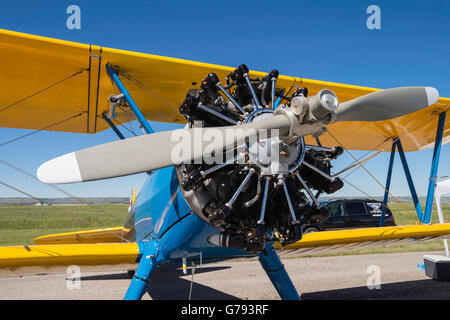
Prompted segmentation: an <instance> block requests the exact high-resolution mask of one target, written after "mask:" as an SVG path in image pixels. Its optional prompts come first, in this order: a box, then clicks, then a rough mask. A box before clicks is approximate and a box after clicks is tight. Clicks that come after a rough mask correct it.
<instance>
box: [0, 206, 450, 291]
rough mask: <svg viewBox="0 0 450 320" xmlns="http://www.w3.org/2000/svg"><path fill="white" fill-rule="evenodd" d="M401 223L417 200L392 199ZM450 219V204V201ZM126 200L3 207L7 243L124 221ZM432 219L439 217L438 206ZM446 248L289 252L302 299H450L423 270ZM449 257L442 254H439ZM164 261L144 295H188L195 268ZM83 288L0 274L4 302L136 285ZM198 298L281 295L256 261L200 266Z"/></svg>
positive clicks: (120, 279)
mask: <svg viewBox="0 0 450 320" xmlns="http://www.w3.org/2000/svg"><path fill="white" fill-rule="evenodd" d="M390 207H391V210H392V211H393V212H394V215H395V219H396V222H397V224H399V225H400V224H413V223H415V211H414V208H413V205H412V204H390ZM443 209H444V213H445V215H446V221H450V204H445V205H444V208H443ZM126 215H127V205H93V206H50V207H34V206H0V245H20V244H22V245H24V244H33V238H34V237H36V236H40V235H45V234H50V233H59V232H68V231H74V230H83V229H94V228H100V227H113V226H121V225H123V222H124V220H125V217H126ZM433 221H438V220H437V216H436V212H435V210H433ZM437 250H439V251H441V250H443V245H442V241H440V240H435V241H429V242H421V243H417V244H408V245H402V246H395V247H388V248H377V249H367V250H361V251H351V252H341V253H334V254H332V255H330V254H328V255H327V256H311V257H301V258H299V257H289V258H288V257H285V258H283V262H284V264H285V266H286V269H287V271H288V272H289V273H290V275H291V278H292V280H293V282H294V284H295V286H296V287H297V289H298V291H299V292H301V293H302V298H303V299H450V283H449V282H437V281H434V280H431V279H430V278H428V277H426V276H425V274H424V272H423V270H419V269H418V267H417V264H418V263H421V262H422V261H423V255H424V254H426V253H428V254H429V253H434V254H436V251H437ZM437 253H438V254H442V252H437ZM370 266H376V267H375V268H377V267H378V268H379V270H380V277H381V289H379V290H377V289H374V290H369V289H368V288H367V279H368V278H369V277H370V276H371V274H370V273H367V272H368V268H369V267H370ZM177 267H179V266H163V267H161V268H159V269H158V270H157V272H155V274H154V278H153V281H152V286H151V289H150V290H149V293H150V295H146V296H145V299H151V298H154V299H187V298H188V297H189V289H190V286H191V279H192V275H191V273H188V274H187V275H183V274H182V273H181V272H180V271H179V270H176V268H177ZM81 271H82V275H81V282H80V284H81V289H72V290H69V289H68V288H67V281H66V278H67V275H65V274H50V275H34V276H23V277H7V278H0V299H122V297H123V295H124V293H125V292H126V289H127V287H128V284H129V282H130V280H129V277H128V274H127V272H126V270H115V271H102V272H83V270H81ZM192 298H193V299H279V297H278V295H277V293H276V291H275V290H274V288H273V287H272V285H271V283H270V281H269V280H268V278H267V276H266V275H265V274H264V272H263V270H262V269H261V267H260V265H259V262H258V261H257V260H256V259H250V260H233V261H225V262H217V263H213V264H208V265H204V266H203V267H197V268H196V272H195V275H194V283H193V287H192Z"/></svg>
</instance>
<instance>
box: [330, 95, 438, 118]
mask: <svg viewBox="0 0 450 320" xmlns="http://www.w3.org/2000/svg"><path fill="white" fill-rule="evenodd" d="M438 99H439V92H438V91H437V90H436V89H435V88H431V87H402V88H394V89H386V90H381V91H376V92H373V93H370V94H366V95H364V96H361V97H358V98H355V99H352V100H349V101H346V102H342V103H340V104H339V107H338V108H337V110H336V121H381V120H388V119H392V118H396V117H400V116H402V115H405V114H408V113H411V112H414V111H417V110H419V109H422V108H424V107H428V106H431V105H432V104H434V103H435V102H436V101H437V100H438Z"/></svg>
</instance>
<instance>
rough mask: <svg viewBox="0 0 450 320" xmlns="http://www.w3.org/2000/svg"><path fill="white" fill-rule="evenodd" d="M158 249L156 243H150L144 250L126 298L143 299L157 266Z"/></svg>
mask: <svg viewBox="0 0 450 320" xmlns="http://www.w3.org/2000/svg"><path fill="white" fill-rule="evenodd" d="M158 253H159V251H158V249H157V246H156V245H152V244H148V246H146V247H145V249H144V250H143V254H142V258H141V261H140V263H139V266H138V268H137V269H136V272H135V274H134V276H133V280H131V283H130V286H129V287H128V290H127V293H126V294H125V297H124V300H141V298H142V296H143V295H144V294H145V291H146V289H147V285H148V282H149V281H150V278H151V277H152V274H153V271H154V270H155V268H156V266H157V264H158V263H157V261H158V260H157V258H158Z"/></svg>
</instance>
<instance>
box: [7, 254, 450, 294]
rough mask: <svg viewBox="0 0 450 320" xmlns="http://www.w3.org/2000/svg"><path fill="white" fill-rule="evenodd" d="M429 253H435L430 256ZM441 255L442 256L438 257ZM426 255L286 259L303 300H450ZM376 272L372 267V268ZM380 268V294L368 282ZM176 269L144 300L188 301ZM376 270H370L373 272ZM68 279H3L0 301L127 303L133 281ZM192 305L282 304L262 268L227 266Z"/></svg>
mask: <svg viewBox="0 0 450 320" xmlns="http://www.w3.org/2000/svg"><path fill="white" fill-rule="evenodd" d="M427 253H430V252H427ZM433 253H434V254H436V253H438V254H442V252H433ZM424 254H425V252H405V253H400V254H397V253H396V254H392V253H389V254H370V255H352V256H336V257H308V258H291V259H283V263H284V265H285V267H286V269H287V271H288V272H289V274H290V276H291V278H292V280H293V282H294V284H295V286H296V288H297V290H298V291H299V292H300V293H301V294H302V299H305V300H311V299H420V300H423V299H450V282H439V281H435V280H432V279H430V278H428V277H426V276H425V274H424V272H423V271H422V270H420V269H418V268H417V264H418V263H419V262H421V261H422V260H423V255H424ZM371 266H372V267H371ZM373 266H376V267H375V268H377V267H378V268H379V270H380V281H381V286H380V289H373V290H369V289H368V288H367V280H368V278H369V277H370V276H371V275H372V274H373V273H367V271H368V268H369V267H370V268H374V267H373ZM176 267H179V266H164V267H161V268H159V269H157V270H156V272H155V273H154V276H153V279H152V281H151V285H150V287H149V288H150V289H149V290H148V292H149V294H146V295H145V296H144V299H186V300H187V299H188V297H189V290H190V286H191V279H192V274H191V272H190V271H189V272H188V274H187V275H183V274H182V272H181V271H180V270H179V269H178V270H177V269H176ZM370 270H372V269H369V271H370ZM66 277H67V276H66V275H64V274H53V275H39V276H24V277H20V278H19V277H9V278H0V299H122V298H123V295H124V294H125V292H126V290H127V287H128V285H129V283H130V279H129V277H128V274H127V272H126V271H125V270H122V271H109V272H104V271H103V272H87V273H83V271H82V274H81V281H80V289H71V290H70V289H68V287H67V280H66ZM191 298H192V299H201V300H203V299H213V300H214V299H220V300H234V299H263V300H264V299H279V296H278V295H277V293H276V291H275V289H274V288H273V286H272V285H271V283H270V281H269V279H268V277H267V276H266V274H265V273H264V272H263V270H262V268H261V266H260V265H259V262H258V261H256V260H255V259H253V260H239V261H236V260H235V261H225V262H217V263H213V264H208V265H203V267H200V266H198V267H197V268H196V269H195V274H194V282H193V286H192V294H191Z"/></svg>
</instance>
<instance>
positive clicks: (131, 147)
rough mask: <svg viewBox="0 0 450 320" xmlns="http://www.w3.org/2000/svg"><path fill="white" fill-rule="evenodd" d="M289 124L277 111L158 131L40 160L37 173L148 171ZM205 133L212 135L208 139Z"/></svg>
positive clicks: (47, 178) (79, 178) (77, 176)
mask: <svg viewBox="0 0 450 320" xmlns="http://www.w3.org/2000/svg"><path fill="white" fill-rule="evenodd" d="M289 127H290V121H289V119H288V118H287V117H286V116H284V115H276V116H273V117H270V118H265V119H261V120H257V121H254V122H251V123H248V124H243V125H239V126H228V127H214V128H192V129H178V130H172V131H163V132H157V133H153V134H148V135H143V136H139V137H134V138H129V139H124V140H119V141H115V142H110V143H106V144H102V145H99V146H95V147H91V148H88V149H83V150H80V151H76V152H72V153H68V154H65V155H63V156H60V157H58V158H55V159H52V160H49V161H47V162H45V163H44V164H42V165H41V166H40V167H39V169H38V171H37V177H38V178H39V180H41V181H42V182H45V183H73V182H83V181H93V180H100V179H107V178H114V177H120V176H125V175H130V174H135V173H141V172H147V171H151V170H156V169H160V168H165V167H169V166H174V165H180V164H182V163H192V161H196V160H201V159H202V157H211V153H212V152H213V151H214V152H223V150H229V149H230V148H232V147H234V146H235V145H236V144H241V143H243V142H244V141H245V140H246V139H247V138H250V137H254V136H258V135H259V134H260V131H259V130H262V129H265V130H269V131H265V132H266V133H268V134H270V130H272V129H278V130H279V134H280V135H285V134H287V133H288V132H289ZM206 136H210V137H211V136H213V137H214V138H213V139H211V140H212V141H211V140H209V141H208V140H207V138H206ZM230 136H232V137H233V138H234V139H229V137H230ZM218 137H221V138H218ZM227 137H228V139H227ZM181 149H183V150H184V151H187V152H180V151H181ZM189 151H190V152H189ZM199 163H201V162H199Z"/></svg>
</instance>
